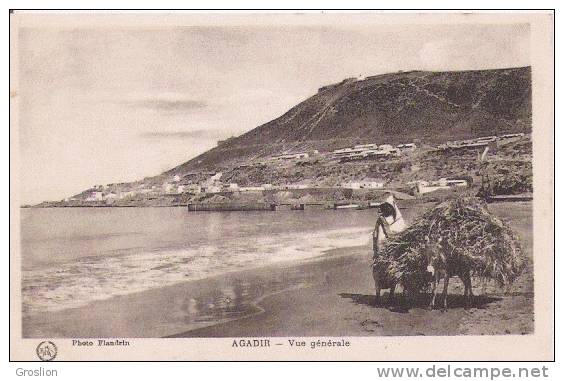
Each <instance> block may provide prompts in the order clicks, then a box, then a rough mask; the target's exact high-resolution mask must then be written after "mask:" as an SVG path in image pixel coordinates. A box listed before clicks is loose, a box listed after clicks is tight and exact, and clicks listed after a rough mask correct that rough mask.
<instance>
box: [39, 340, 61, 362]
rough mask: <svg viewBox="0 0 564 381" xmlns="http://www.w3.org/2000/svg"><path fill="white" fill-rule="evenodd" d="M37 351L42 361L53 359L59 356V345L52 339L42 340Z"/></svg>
mask: <svg viewBox="0 0 564 381" xmlns="http://www.w3.org/2000/svg"><path fill="white" fill-rule="evenodd" d="M35 352H36V353H37V357H39V359H40V360H41V361H51V360H53V359H54V358H55V357H57V346H56V345H55V343H53V342H52V341H42V342H40V343H39V345H38V346H37V349H36V350H35Z"/></svg>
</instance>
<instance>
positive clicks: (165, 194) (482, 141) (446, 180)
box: [38, 133, 528, 206]
mask: <svg viewBox="0 0 564 381" xmlns="http://www.w3.org/2000/svg"><path fill="white" fill-rule="evenodd" d="M526 138H528V136H526V135H525V134H524V133H515V134H506V135H500V136H485V137H478V138H474V139H467V140H455V141H447V142H446V143H444V144H441V145H439V146H436V147H429V146H426V147H421V146H419V144H418V143H416V142H405V143H401V144H398V145H391V144H376V143H368V144H359V145H354V146H350V147H342V148H339V149H335V150H332V151H327V152H320V151H319V150H311V151H307V152H280V153H278V154H274V155H270V156H267V157H262V158H257V159H254V160H248V161H246V162H243V163H239V164H238V165H236V166H234V167H233V169H234V170H238V171H241V170H245V169H248V168H262V167H266V166H276V165H282V164H284V165H286V166H288V165H290V166H295V167H296V168H299V167H300V166H303V165H308V164H310V163H311V162H312V161H313V162H316V163H318V162H324V163H326V164H327V165H336V166H338V165H340V164H345V163H348V164H353V163H354V162H359V163H360V162H362V163H369V162H371V161H375V162H390V161H393V160H398V159H406V160H407V159H409V158H410V157H413V156H415V155H417V154H418V153H421V152H424V153H426V154H429V153H433V152H437V153H444V154H448V153H454V154H456V153H458V152H460V153H462V152H464V153H465V154H468V153H469V152H473V151H475V152H476V159H477V160H483V159H485V157H486V156H487V155H488V152H495V150H497V148H498V146H499V147H501V146H504V145H507V144H509V143H512V142H518V141H521V140H524V139H526ZM230 139H232V138H230ZM228 140H229V139H228ZM221 144H224V141H218V145H221ZM471 183H472V178H471V177H469V176H461V177H440V178H417V176H415V178H413V179H412V180H410V181H404V182H403V183H401V184H397V183H395V184H393V186H392V184H390V181H388V180H386V179H385V178H383V177H382V178H380V177H357V178H356V177H353V178H349V179H347V180H346V181H342V182H340V183H337V184H333V185H331V186H330V187H328V186H326V185H319V184H317V183H315V182H313V181H310V179H304V180H302V181H298V182H285V183H283V182H279V183H255V184H239V183H237V182H235V181H231V180H230V179H229V178H228V177H227V176H225V173H224V171H222V170H217V171H202V172H200V173H185V174H170V175H169V176H165V175H161V176H159V177H157V178H150V179H147V181H137V182H131V183H112V184H103V185H94V186H93V187H91V188H90V189H88V190H86V191H85V192H82V193H80V194H78V195H75V196H72V197H68V198H65V199H64V200H61V201H59V202H46V203H42V204H40V205H38V206H137V205H138V204H140V205H155V204H157V205H159V206H166V205H188V204H190V203H192V202H207V203H209V202H214V201H233V198H235V199H240V198H241V197H243V198H245V197H247V200H249V199H250V200H255V199H256V200H258V199H260V200H261V201H263V199H262V198H260V197H258V196H257V195H259V194H263V193H264V192H270V193H272V192H275V191H278V192H280V191H282V192H283V191H296V190H301V191H302V192H301V193H303V191H307V190H315V189H319V188H331V189H332V190H335V189H341V190H353V191H355V190H356V191H358V190H385V189H394V190H398V189H401V191H402V192H405V193H406V194H409V195H412V196H420V195H424V194H428V193H432V192H435V191H439V190H450V189H461V188H467V187H469V186H471V185H472V184H471ZM245 194H247V195H249V196H244V195H245ZM214 195H218V197H223V199H222V198H219V199H218V198H217V197H216V198H215V199H214V198H213V196H214ZM253 195H255V196H253ZM331 197H332V196H327V197H326V198H331ZM163 200H165V201H163Z"/></svg>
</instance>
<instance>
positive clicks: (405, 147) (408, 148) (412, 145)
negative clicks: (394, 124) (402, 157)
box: [396, 143, 417, 152]
mask: <svg viewBox="0 0 564 381" xmlns="http://www.w3.org/2000/svg"><path fill="white" fill-rule="evenodd" d="M396 148H397V149H399V150H400V151H401V152H406V151H407V152H411V151H415V149H416V148H417V146H416V145H415V143H403V144H398V146H397V147H396Z"/></svg>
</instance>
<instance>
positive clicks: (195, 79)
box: [10, 11, 554, 361]
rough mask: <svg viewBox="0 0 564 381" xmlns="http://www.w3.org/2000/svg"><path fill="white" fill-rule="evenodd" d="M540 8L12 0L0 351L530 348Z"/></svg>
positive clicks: (546, 252) (542, 44)
mask: <svg viewBox="0 0 564 381" xmlns="http://www.w3.org/2000/svg"><path fill="white" fill-rule="evenodd" d="M552 17H553V15H552V14H550V13H542V12H541V13H537V14H523V13H522V14H510V13H507V12H506V13H499V14H478V13H474V14H446V13H444V14H431V13H427V14H418V13H416V12H415V13H402V14H394V13H387V14H378V13H370V12H364V13H363V12H360V11H359V12H356V13H321V12H312V13H302V14H300V13H258V14H252V13H215V14H212V13H198V14H190V13H189V12H187V13H180V12H179V13H174V14H170V15H168V14H158V13H151V12H146V13H144V14H137V15H134V14H127V13H125V14H124V13H121V14H117V13H112V12H105V13H104V12H101V13H95V12H92V13H88V12H86V13H77V14H73V13H66V14H61V13H58V12H50V13H49V12H47V13H42V14H38V13H35V12H32V11H29V12H24V11H22V12H18V11H15V12H13V13H12V14H11V15H10V24H11V25H10V35H11V36H10V111H11V119H10V132H11V140H10V150H11V179H10V186H11V188H10V203H11V217H10V218H11V219H10V221H11V223H10V229H11V248H10V274H11V280H10V293H11V304H10V311H11V312H10V319H11V332H10V334H11V339H12V342H11V358H14V359H25V360H34V361H39V360H43V361H57V360H87V361H88V360H131V359H148V358H149V357H151V356H153V357H152V358H151V359H155V360H156V359H165V360H189V359H200V360H211V359H220V360H235V359H264V360H276V359H312V358H315V359H335V358H336V359H340V358H341V359H357V360H358V359H368V360H376V359H381V358H388V357H387V356H388V354H386V353H388V352H376V351H375V350H370V351H365V350H363V348H365V347H367V348H371V347H370V346H371V345H373V346H376V347H377V346H385V347H386V348H390V347H391V348H392V349H390V352H389V358H397V356H399V354H398V353H400V352H402V351H403V355H404V357H409V358H411V359H416V360H417V359H420V360H424V359H427V358H428V356H435V355H433V354H432V353H437V352H442V353H441V354H439V355H436V356H438V357H435V359H440V358H444V359H450V360H461V359H467V358H480V359H484V358H488V357H487V356H493V357H497V358H498V359H505V358H507V359H516V358H527V356H529V357H531V358H541V359H548V358H550V357H551V356H552V335H553V331H552V330H553V328H552V325H553V323H554V321H553V316H552V312H551V308H553V287H554V279H553V272H554V268H553V263H554V262H553V261H554V246H553V240H554V230H553V215H554V193H553V186H554V179H553V169H554V167H553V165H554V164H553V163H554V157H553V155H554V141H553V138H552V137H553V134H554V124H553V123H554V121H553V113H554V108H553V102H554V99H553V98H552V97H553V83H552V81H553V77H552V75H553V72H552V70H553V66H552V64H553V63H552V57H553V56H552V54H553V52H552V47H553V40H552V38H553V37H552V23H553V18H552ZM139 339H154V340H151V341H150V342H151V343H153V344H152V345H151V347H150V348H161V349H162V348H164V349H163V351H162V352H160V353H159V354H154V353H153V354H151V351H152V350H153V349H149V347H147V346H145V344H144V343H147V342H146V341H140V340H139ZM215 339H221V340H215ZM421 340H434V341H432V342H433V343H440V342H442V341H441V340H444V342H445V343H450V344H449V347H451V348H452V346H453V343H460V349H459V350H460V351H461V352H462V351H463V352H464V353H459V352H458V351H459V350H457V349H454V350H452V351H450V349H449V351H447V352H448V353H445V351H444V348H443V350H441V349H440V348H435V349H432V350H430V352H427V351H429V350H428V349H425V343H426V341H421ZM449 340H450V341H449ZM473 340H475V341H476V342H475V343H474V341H473ZM478 340H487V345H481V344H478V343H480V341H478ZM527 340H529V341H527ZM430 342H431V341H430ZM529 342H530V343H535V344H534V345H533V344H531V345H530V346H528V345H526V343H529ZM396 343H397V346H395V347H394V345H396ZM472 343H474V344H472ZM484 343H486V341H484ZM456 345H457V344H454V346H456ZM478 345H479V346H480V347H485V349H483V350H482V349H480V350H477V349H476V348H478ZM376 347H374V348H376ZM177 348H178V349H177ZM206 348H207V349H206ZM394 348H395V349H394ZM464 348H465V349H464ZM468 348H472V349H470V350H468ZM406 349H407V350H408V351H410V352H409V355H406V352H405V350H406ZM251 350H254V352H250V351H251ZM260 351H262V352H260ZM472 351H473V352H472ZM188 352H190V353H191V354H190V355H188V354H187V353H188ZM470 352H471V353H470ZM457 353H458V354H457ZM312 356H313V357H312ZM457 356H460V357H457ZM493 357H490V358H493Z"/></svg>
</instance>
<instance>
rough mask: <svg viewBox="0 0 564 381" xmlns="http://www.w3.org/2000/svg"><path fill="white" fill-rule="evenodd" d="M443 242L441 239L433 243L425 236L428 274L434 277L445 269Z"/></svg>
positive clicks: (425, 256)
mask: <svg viewBox="0 0 564 381" xmlns="http://www.w3.org/2000/svg"><path fill="white" fill-rule="evenodd" d="M442 241H443V239H442V238H439V239H438V240H437V241H435V242H432V241H431V239H430V238H429V236H425V246H424V258H425V261H426V263H427V272H429V273H431V275H433V276H434V275H435V272H436V271H437V270H440V269H442V268H443V267H444V256H443V251H442V246H441V243H442Z"/></svg>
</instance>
